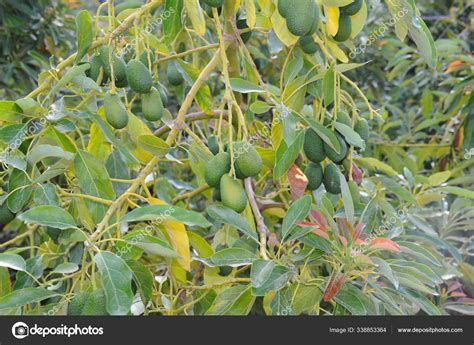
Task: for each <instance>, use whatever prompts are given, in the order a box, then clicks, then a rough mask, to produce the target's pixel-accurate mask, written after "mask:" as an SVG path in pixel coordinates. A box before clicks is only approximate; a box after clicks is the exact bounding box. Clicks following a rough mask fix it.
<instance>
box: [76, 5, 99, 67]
mask: <svg viewBox="0 0 474 345" xmlns="http://www.w3.org/2000/svg"><path fill="white" fill-rule="evenodd" d="M76 35H77V55H76V60H75V63H76V64H77V63H78V62H79V61H81V59H82V58H83V57H84V55H86V54H87V51H88V50H89V48H90V47H91V45H92V40H93V39H94V27H93V26H92V16H91V15H90V13H89V11H88V10H83V11H81V12H79V13H78V14H77V16H76Z"/></svg>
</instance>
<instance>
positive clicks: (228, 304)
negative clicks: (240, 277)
mask: <svg viewBox="0 0 474 345" xmlns="http://www.w3.org/2000/svg"><path fill="white" fill-rule="evenodd" d="M254 301H255V297H253V296H252V292H251V288H250V286H249V285H235V286H232V287H230V288H228V289H225V290H224V291H222V292H221V293H219V294H218V295H217V297H216V299H215V301H214V304H213V305H212V306H211V307H210V308H209V309H208V310H207V312H206V315H247V314H248V313H249V312H250V309H251V308H252V306H253V303H254Z"/></svg>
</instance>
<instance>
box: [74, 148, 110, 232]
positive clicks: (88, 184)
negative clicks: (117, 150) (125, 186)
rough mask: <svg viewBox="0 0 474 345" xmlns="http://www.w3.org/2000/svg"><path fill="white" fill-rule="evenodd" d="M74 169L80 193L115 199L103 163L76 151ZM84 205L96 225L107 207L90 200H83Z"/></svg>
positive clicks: (85, 153) (89, 155)
mask: <svg viewBox="0 0 474 345" xmlns="http://www.w3.org/2000/svg"><path fill="white" fill-rule="evenodd" d="M74 168H75V170H76V177H77V179H78V182H79V187H80V188H81V192H82V193H84V194H87V195H91V196H94V197H98V198H102V199H106V200H113V199H115V192H114V189H113V187H112V182H111V181H110V177H109V174H108V173H107V170H106V169H105V166H104V162H101V161H99V160H98V159H97V158H95V157H94V156H92V155H91V154H90V153H87V152H85V151H77V153H76V158H75V159H74ZM85 203H86V205H87V208H88V209H89V211H90V213H91V215H92V219H93V220H94V222H96V223H97V224H98V223H99V222H100V221H101V220H102V218H103V217H104V215H105V212H107V209H108V207H107V206H106V205H104V204H101V203H98V202H95V201H92V200H85Z"/></svg>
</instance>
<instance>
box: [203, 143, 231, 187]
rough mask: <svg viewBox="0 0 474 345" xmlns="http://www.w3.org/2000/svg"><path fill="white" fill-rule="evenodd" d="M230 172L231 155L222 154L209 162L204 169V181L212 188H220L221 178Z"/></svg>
mask: <svg viewBox="0 0 474 345" xmlns="http://www.w3.org/2000/svg"><path fill="white" fill-rule="evenodd" d="M229 171H230V154H228V153H227V152H220V153H218V154H217V155H215V156H214V157H212V159H211V160H210V161H209V162H207V164H206V167H205V169H204V180H206V182H207V184H208V185H209V186H211V187H218V186H219V184H220V181H221V177H222V176H223V175H225V174H228V173H229Z"/></svg>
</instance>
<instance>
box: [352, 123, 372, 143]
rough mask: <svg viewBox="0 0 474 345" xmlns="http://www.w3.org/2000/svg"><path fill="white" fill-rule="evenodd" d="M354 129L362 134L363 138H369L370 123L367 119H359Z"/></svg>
mask: <svg viewBox="0 0 474 345" xmlns="http://www.w3.org/2000/svg"><path fill="white" fill-rule="evenodd" d="M354 130H355V131H356V132H357V133H358V134H359V135H360V137H361V138H362V139H363V140H365V141H367V140H369V123H368V122H367V120H366V119H363V118H360V119H358V120H357V122H356V124H355V126H354Z"/></svg>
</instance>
